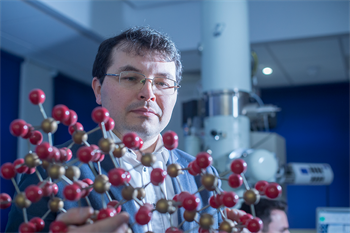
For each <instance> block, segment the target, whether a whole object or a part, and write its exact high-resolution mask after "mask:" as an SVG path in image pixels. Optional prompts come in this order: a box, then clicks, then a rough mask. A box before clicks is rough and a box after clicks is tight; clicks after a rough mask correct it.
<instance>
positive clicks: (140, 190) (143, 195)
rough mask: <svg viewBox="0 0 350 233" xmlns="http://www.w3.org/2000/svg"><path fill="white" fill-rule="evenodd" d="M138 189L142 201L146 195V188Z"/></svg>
mask: <svg viewBox="0 0 350 233" xmlns="http://www.w3.org/2000/svg"><path fill="white" fill-rule="evenodd" d="M136 191H137V196H136V197H137V199H139V200H140V201H141V200H142V199H144V198H145V197H146V191H145V189H144V188H136Z"/></svg>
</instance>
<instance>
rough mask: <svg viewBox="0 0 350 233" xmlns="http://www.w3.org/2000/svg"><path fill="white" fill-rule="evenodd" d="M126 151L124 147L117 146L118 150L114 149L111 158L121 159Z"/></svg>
mask: <svg viewBox="0 0 350 233" xmlns="http://www.w3.org/2000/svg"><path fill="white" fill-rule="evenodd" d="M126 150H127V149H126V147H124V146H121V145H119V147H118V148H117V147H115V148H114V150H113V156H114V157H115V158H121V157H123V156H124V155H125V153H126Z"/></svg>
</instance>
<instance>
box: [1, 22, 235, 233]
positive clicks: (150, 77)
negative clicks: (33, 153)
mask: <svg viewBox="0 0 350 233" xmlns="http://www.w3.org/2000/svg"><path fill="white" fill-rule="evenodd" d="M92 73H93V80H92V88H93V91H94V93H95V96H96V102H97V103H98V104H100V105H102V106H103V107H105V108H107V109H108V111H109V113H110V117H111V118H113V119H114V121H115V128H114V129H113V133H114V134H113V135H111V137H112V139H113V140H114V141H116V142H120V141H121V139H122V137H123V135H125V134H126V133H129V132H136V133H137V134H138V135H139V136H140V137H141V138H142V140H143V141H144V144H143V147H142V152H143V153H147V152H149V153H153V154H155V155H156V157H157V162H156V163H155V165H154V167H159V168H162V169H164V170H166V166H167V165H169V164H171V163H178V164H180V166H181V167H183V168H187V166H188V164H189V163H190V162H191V161H193V160H194V158H193V157H192V156H190V155H188V154H186V153H184V152H182V151H180V150H173V153H172V154H171V156H170V153H169V151H168V150H166V149H165V148H164V147H163V144H162V137H161V135H160V133H161V132H162V130H163V129H164V128H165V127H166V126H167V124H168V123H169V121H170V118H171V115H172V111H173V109H174V106H175V103H176V99H177V95H178V88H179V87H180V85H179V83H180V81H181V74H182V66H181V62H180V55H179V53H178V51H177V49H176V47H175V45H174V43H173V42H172V41H171V40H170V39H169V38H168V37H167V36H165V35H163V34H161V33H160V32H157V31H155V30H153V29H150V28H148V27H140V28H139V27H137V28H131V29H129V30H127V31H125V32H123V33H122V34H120V35H118V36H116V37H113V38H110V39H107V40H105V41H104V42H102V43H101V45H100V47H99V50H98V53H97V55H96V59H95V62H94V65H93V71H92ZM101 137H102V133H101V132H100V131H97V132H95V133H93V134H90V135H89V138H88V142H89V143H90V144H97V143H98V140H99V139H100V138H101ZM69 144H70V142H67V143H66V144H65V145H63V146H68V145H69ZM78 148H79V146H77V145H75V146H73V147H72V151H73V154H76V151H77V149H78ZM141 156H142V154H141V153H140V152H139V151H132V150H129V151H128V152H127V153H126V154H125V155H124V156H123V157H122V158H121V160H120V164H119V166H120V167H122V168H124V169H125V170H128V171H130V173H131V177H132V180H131V181H130V184H131V185H132V186H133V187H141V186H142V187H144V186H145V185H146V184H147V183H148V182H149V181H150V172H151V169H149V168H147V167H143V166H138V167H135V166H137V165H139V164H140V159H141ZM133 167H135V169H133ZM113 168H115V167H114V163H113V162H112V161H111V158H110V157H109V156H107V155H106V157H105V159H104V160H103V161H102V162H101V172H102V173H103V174H107V173H108V171H110V170H111V169H113ZM92 169H95V170H96V171H92V170H91V169H90V167H89V166H88V165H87V164H84V165H82V166H81V167H80V170H81V176H80V179H81V180H82V179H85V178H89V179H91V180H94V177H95V176H94V172H95V173H96V172H97V171H98V170H99V168H98V167H97V166H96V164H95V168H92ZM38 170H39V172H40V173H41V174H42V176H43V177H44V178H45V177H47V175H46V172H45V171H44V170H43V169H42V168H41V167H38ZM207 172H209V173H214V174H216V175H217V172H216V170H215V169H213V168H211V167H210V168H208V169H207ZM179 181H180V182H178V181H177V180H176V179H175V178H171V177H169V176H167V177H166V180H165V181H164V183H163V184H162V185H160V187H154V186H153V185H147V187H146V188H145V191H146V197H145V202H146V203H151V204H155V203H156V201H157V200H159V199H160V198H162V197H164V196H165V197H166V198H167V199H168V200H171V199H172V198H173V197H174V195H175V194H178V193H180V192H181V190H182V189H183V190H184V191H188V192H189V193H195V192H197V190H198V188H199V187H200V186H201V184H200V176H196V177H193V176H191V175H190V174H189V173H188V172H187V171H186V172H185V173H184V174H183V175H180V176H179ZM38 182H39V181H38V179H37V177H36V176H35V175H31V176H24V178H23V179H22V180H21V182H20V184H19V186H20V190H24V189H25V187H27V186H29V185H30V184H37V183H38ZM179 183H180V184H181V185H180V184H179ZM65 185H66V184H65V183H64V182H62V181H61V182H59V183H58V186H59V190H60V191H59V193H58V196H59V197H61V198H62V197H63V194H62V190H63V188H64V186H65ZM181 186H182V187H181ZM121 189H122V187H111V189H110V191H109V195H110V196H111V197H112V198H113V199H116V200H118V201H121V200H122V199H123V198H122V197H121ZM211 195H213V193H212V192H208V191H202V192H199V193H197V194H196V196H197V197H198V198H199V200H200V201H201V202H200V205H199V209H200V208H201V207H204V206H206V205H207V204H208V199H209V197H210V196H211ZM100 196H101V195H100V194H97V193H96V192H94V191H93V192H91V193H90V195H89V199H90V202H91V205H92V207H93V208H94V209H97V210H99V209H101V208H102V204H101V202H102V201H101V197H100ZM102 198H104V201H105V202H108V201H109V200H108V199H107V196H106V195H102ZM48 201H49V198H42V199H41V200H40V201H39V203H34V204H32V205H31V206H30V207H29V208H28V209H27V213H28V216H29V218H32V217H34V216H39V217H41V216H43V215H44V214H45V213H46V212H47V210H48V208H47V205H48ZM80 204H82V205H87V203H86V201H85V200H81V203H80ZM64 208H65V209H67V210H68V212H67V213H65V214H61V215H58V217H57V213H52V212H51V213H50V214H48V215H47V217H46V218H45V221H46V226H45V230H46V231H48V227H49V224H50V223H51V222H52V221H54V220H55V219H56V218H57V220H60V221H63V222H65V223H66V224H67V225H71V226H70V228H69V229H70V230H71V231H72V232H74V231H79V232H96V231H97V232H115V231H117V230H118V231H120V232H123V231H125V227H126V225H125V223H126V222H127V221H128V218H129V219H130V222H129V225H131V227H132V229H133V230H134V232H143V231H153V232H155V233H157V232H165V230H166V229H167V228H168V227H170V226H178V224H180V223H182V222H183V220H184V219H183V212H184V210H183V208H181V209H179V210H178V211H177V212H175V213H174V214H172V215H171V217H170V219H169V218H168V217H167V215H165V214H159V213H158V212H157V211H154V212H153V213H152V220H151V222H150V224H148V225H145V226H140V225H138V224H134V223H135V219H134V216H135V213H136V211H137V209H138V206H137V204H135V203H134V201H129V202H127V203H125V204H123V205H122V208H123V211H125V212H128V213H129V215H130V216H127V215H126V214H120V215H117V216H116V217H115V219H112V220H110V219H107V220H102V221H98V222H96V223H95V224H91V225H85V226H79V227H77V226H76V225H79V224H82V223H84V222H85V221H86V220H87V219H88V218H89V217H90V216H91V215H92V209H91V208H88V207H85V209H84V208H81V207H79V205H78V203H77V202H70V201H65V204H64ZM227 212H228V216H230V218H231V219H238V218H239V216H240V215H241V214H240V213H239V212H237V211H230V210H228V211H227ZM201 213H209V214H211V215H212V216H213V217H214V226H213V227H214V228H216V229H217V228H218V222H219V221H221V216H220V215H219V213H218V212H217V211H216V209H213V208H211V207H210V208H207V209H205V210H203V211H202V212H201ZM9 219H10V220H9V223H8V227H7V231H17V229H18V226H19V223H21V222H23V217H22V211H21V210H20V209H19V208H17V207H16V206H15V205H13V207H12V210H11V213H10V218H9ZM169 220H170V221H169ZM123 223H124V224H123ZM170 223H172V225H170ZM181 229H182V230H184V231H188V230H191V229H195V231H198V224H197V223H195V222H184V223H183V224H182V226H181Z"/></svg>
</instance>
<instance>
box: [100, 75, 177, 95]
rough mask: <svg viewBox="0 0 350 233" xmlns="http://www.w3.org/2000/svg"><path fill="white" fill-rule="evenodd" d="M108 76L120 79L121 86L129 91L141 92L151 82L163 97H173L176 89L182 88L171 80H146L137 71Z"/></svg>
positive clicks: (163, 78) (155, 90)
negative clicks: (147, 82)
mask: <svg viewBox="0 0 350 233" xmlns="http://www.w3.org/2000/svg"><path fill="white" fill-rule="evenodd" d="M106 76H115V77H118V78H119V84H120V85H121V86H122V87H125V88H127V89H129V90H134V91H139V90H141V89H142V87H143V86H144V85H145V83H146V80H149V81H150V82H151V83H152V86H153V92H154V93H158V94H163V95H172V94H174V93H175V91H176V89H178V88H180V87H181V86H180V85H179V84H178V83H177V82H176V81H175V80H172V79H170V78H166V77H154V78H153V79H150V78H146V76H145V75H143V74H141V73H138V72H135V71H123V72H120V74H106Z"/></svg>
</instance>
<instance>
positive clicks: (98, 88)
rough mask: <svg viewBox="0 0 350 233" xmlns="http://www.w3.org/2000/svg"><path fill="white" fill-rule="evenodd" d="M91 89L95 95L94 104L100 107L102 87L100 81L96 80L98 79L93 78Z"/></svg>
mask: <svg viewBox="0 0 350 233" xmlns="http://www.w3.org/2000/svg"><path fill="white" fill-rule="evenodd" d="M91 87H92V89H93V90H94V93H95V98H96V103H97V104H99V105H101V104H102V101H101V87H102V85H101V83H100V80H98V78H96V77H94V78H93V79H92V83H91Z"/></svg>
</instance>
